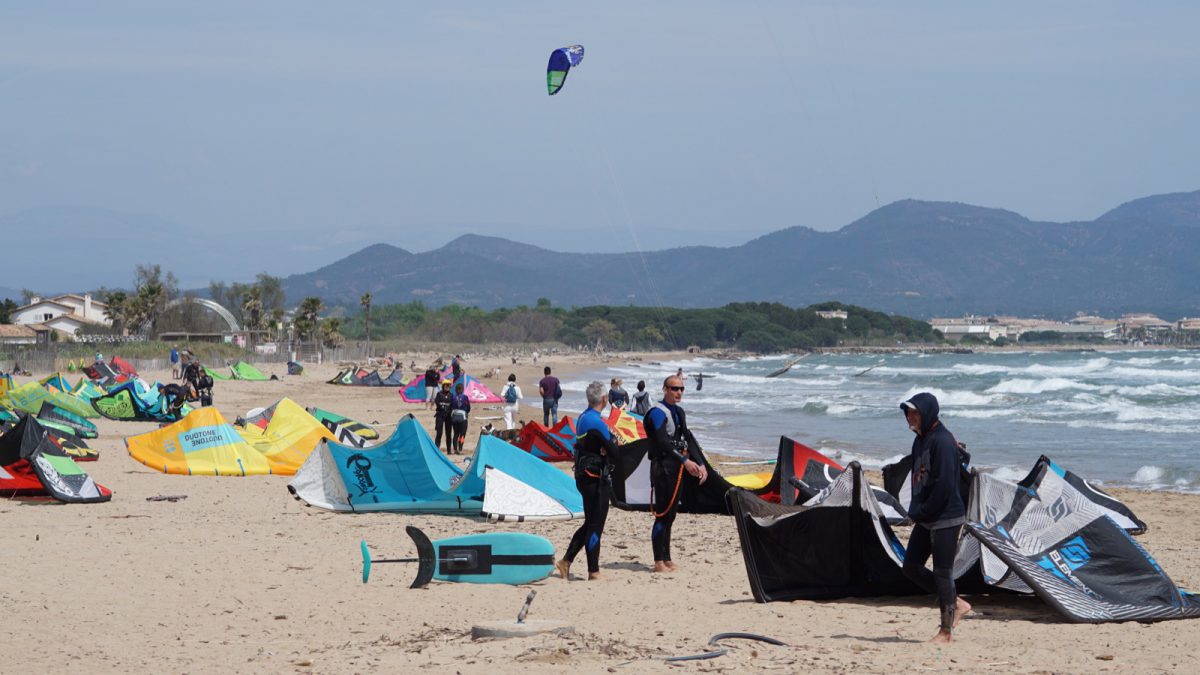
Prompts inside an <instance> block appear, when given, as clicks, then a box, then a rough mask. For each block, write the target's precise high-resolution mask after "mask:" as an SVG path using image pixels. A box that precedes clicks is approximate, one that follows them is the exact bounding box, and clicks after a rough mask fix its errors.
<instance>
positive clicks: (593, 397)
mask: <svg viewBox="0 0 1200 675" xmlns="http://www.w3.org/2000/svg"><path fill="white" fill-rule="evenodd" d="M584 395H586V396H587V402H588V407H591V406H597V405H600V403H601V402H602V401H604V397H605V396H607V395H608V390H606V389H605V388H604V383H603V382H600V381H599V380H596V381H594V382H592V383H591V384H589V385H588V386H587V391H585V392H584Z"/></svg>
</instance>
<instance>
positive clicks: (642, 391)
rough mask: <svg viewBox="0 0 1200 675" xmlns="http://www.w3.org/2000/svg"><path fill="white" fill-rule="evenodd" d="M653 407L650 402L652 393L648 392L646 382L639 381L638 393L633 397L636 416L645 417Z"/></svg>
mask: <svg viewBox="0 0 1200 675" xmlns="http://www.w3.org/2000/svg"><path fill="white" fill-rule="evenodd" d="M653 405H654V404H653V403H652V402H651V401H650V392H648V391H646V381H645V380H638V386H637V393H636V394H634V395H633V412H634V414H635V415H640V416H642V417H645V416H646V413H648V412H650V408H651V407H653Z"/></svg>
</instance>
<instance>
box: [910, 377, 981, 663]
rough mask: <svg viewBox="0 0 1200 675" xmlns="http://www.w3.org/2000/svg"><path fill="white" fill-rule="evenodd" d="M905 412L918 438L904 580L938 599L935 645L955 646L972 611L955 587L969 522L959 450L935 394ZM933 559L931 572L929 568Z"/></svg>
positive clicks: (914, 449)
mask: <svg viewBox="0 0 1200 675" xmlns="http://www.w3.org/2000/svg"><path fill="white" fill-rule="evenodd" d="M900 409H901V410H903V411H904V418H905V420H906V421H907V422H908V428H909V430H911V431H912V432H913V433H914V434H916V438H914V439H913V444H912V501H911V503H910V505H909V507H908V516H909V517H910V518H912V520H913V523H914V525H913V529H912V534H911V535H909V538H908V549H907V550H906V551H905V553H904V574H905V575H906V576H907V577H908V578H909V579H912V580H913V582H914V583H915V584H917V585H918V586H920V587H921V588H923V589H924V590H925V591H926V592H927V593H930V594H932V595H936V596H937V599H938V607H939V609H940V616H941V622H940V623H939V624H938V632H937V635H934V636H933V639H932V640H930V642H940V643H946V642H950V641H951V640H952V636H953V632H954V627H955V626H957V625H958V621H959V619H961V618H962V617H963V616H964V615H965V614H966V613H967V612H970V611H971V605H970V604H968V603H967V601H965V600H963V599H962V598H960V597H958V591H957V589H956V588H955V587H954V556H955V554H956V553H957V551H958V535H959V532H960V531H961V530H962V526H963V524H964V523H966V521H967V518H966V515H967V509H966V506H965V505H964V504H963V499H962V495H961V494H960V492H959V474H960V472H961V471H962V462H961V460H960V459H959V446H958V442H957V441H955V440H954V436H953V435H952V434H951V433H950V431H949V430H948V429H946V427H945V425H943V424H942V423H941V420H939V419H938V413H939V409H938V401H937V398H936V397H935V396H934V395H933V394H930V393H927V392H922V393H920V394H917V395H915V396H913V397H912V398H910V399H908V400H907V401H905V402H904V403H901V404H900ZM931 555H932V557H933V571H932V572H930V571H929V570H928V569H926V568H925V562H926V561H927V560H929V558H930V556H931Z"/></svg>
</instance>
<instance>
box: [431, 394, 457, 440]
mask: <svg viewBox="0 0 1200 675" xmlns="http://www.w3.org/2000/svg"><path fill="white" fill-rule="evenodd" d="M453 402H454V394H453V393H451V391H450V380H442V390H441V391H439V392H438V393H437V394H436V395H435V396H434V397H433V426H434V429H435V430H436V435H435V436H434V439H433V444H434V445H435V446H441V444H442V432H445V433H446V454H450V453H452V452H454V430H453V429H451V427H450V404H451V403H453Z"/></svg>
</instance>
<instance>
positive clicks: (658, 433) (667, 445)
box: [643, 375, 708, 572]
mask: <svg viewBox="0 0 1200 675" xmlns="http://www.w3.org/2000/svg"><path fill="white" fill-rule="evenodd" d="M682 399H683V378H682V377H680V376H678V375H672V376H670V377H668V378H667V379H666V381H664V382H663V400H661V401H659V402H658V403H656V404H655V405H654V407H653V408H651V409H650V412H648V413H646V418H645V420H644V422H643V423H644V424H645V426H646V436H647V438H649V439H650V485H651V488H652V489H653V498H652V499H651V500H650V502H651V503H650V508H651V509H652V510H653V514H654V528H653V529H652V530H651V531H650V544H651V548H653V549H654V571H655V572H672V571H674V570H675V569H676V565H675V563H674V562H672V561H671V526H672V525H674V523H675V514H676V512H677V511H678V510H679V495H680V492H681V491H680V488H681V487H683V481H685V480H695V481H698V482H699V483H700V484H703V483H704V481H706V480H708V468H707V466H706V465H705V464H704V463H703V462H699V461H696V459H697V458H693V457H692V456H690V455H689V454H688V445H687V416H686V415H684V412H683V408H682V407H681V406H680V405H679V402H680V401H681V400H682Z"/></svg>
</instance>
